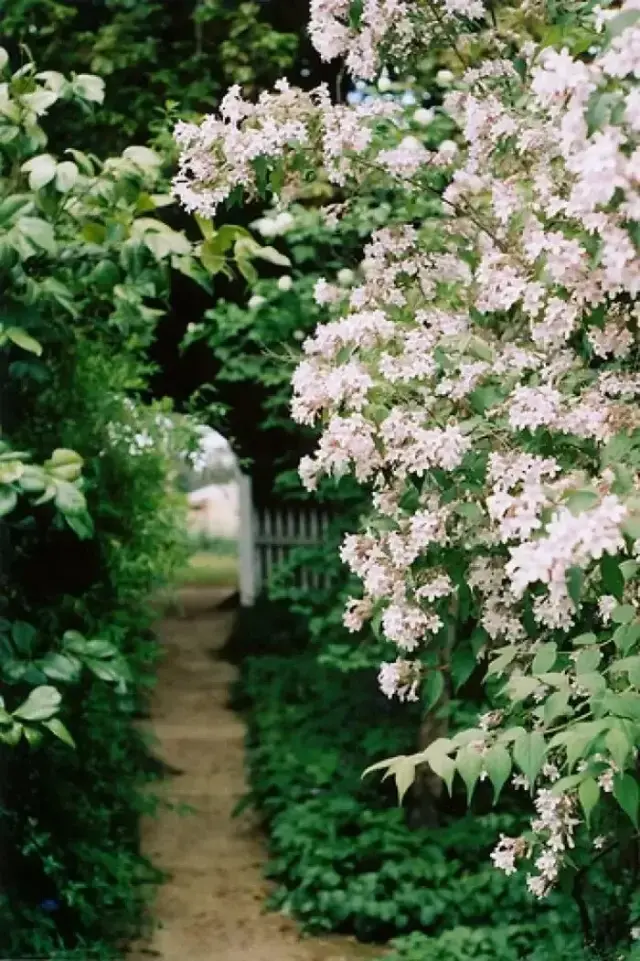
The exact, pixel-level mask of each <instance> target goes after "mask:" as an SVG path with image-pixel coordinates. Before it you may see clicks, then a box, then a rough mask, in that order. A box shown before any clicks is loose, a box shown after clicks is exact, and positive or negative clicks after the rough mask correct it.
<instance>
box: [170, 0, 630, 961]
mask: <svg viewBox="0 0 640 961" xmlns="http://www.w3.org/2000/svg"><path fill="white" fill-rule="evenodd" d="M611 6H612V9H611V10H606V9H605V10H604V11H602V10H601V9H600V8H598V9H597V10H596V11H595V12H594V11H592V10H591V7H590V5H588V4H584V5H581V4H566V5H560V4H554V5H553V6H551V5H548V6H545V5H542V4H539V5H537V4H532V5H529V4H528V5H526V9H522V10H521V9H519V7H515V8H514V7H513V6H510V5H508V4H504V5H503V4H500V5H494V4H491V5H487V6H486V8H485V5H484V4H482V3H480V2H466V0H464V2H458V0H444V2H443V3H442V4H439V3H438V4H433V3H422V2H415V3H413V2H412V3H400V4H394V5H384V4H376V3H372V4H367V5H365V6H364V7H363V8H359V7H358V9H356V6H355V5H353V4H350V3H349V2H348V0H344V2H338V3H326V2H324V0H317V2H315V3H313V4H312V23H311V28H312V34H313V36H314V40H315V42H316V44H317V46H318V49H319V50H320V52H321V53H322V55H323V56H325V57H335V56H337V55H341V54H342V53H346V52H347V51H348V65H349V68H350V70H351V71H352V72H354V73H356V75H357V74H358V73H359V74H360V75H361V76H364V77H368V78H371V77H373V76H375V75H376V72H377V71H378V70H379V68H380V65H381V64H382V63H384V62H389V61H390V60H391V61H394V62H395V64H396V67H397V69H398V70H400V71H404V72H408V71H409V69H411V67H410V65H411V66H413V64H414V62H415V60H414V59H413V57H414V54H415V53H416V51H417V53H418V55H420V54H421V53H422V52H423V51H424V49H425V48H426V47H429V46H430V45H431V43H432V41H433V40H434V38H435V40H436V42H437V43H439V44H443V43H448V44H449V46H450V48H451V50H452V52H453V54H454V55H455V57H457V60H458V66H457V69H456V71H455V72H448V73H447V74H446V76H441V80H442V82H443V83H444V84H445V85H450V86H451V87H452V89H451V91H450V93H449V94H448V95H447V97H446V98H445V101H444V111H445V112H446V114H447V116H448V117H449V118H450V120H451V122H453V123H454V124H455V126H456V133H455V141H457V142H453V141H447V142H445V143H441V144H440V146H439V147H438V149H437V150H433V149H429V147H427V146H425V144H424V143H422V142H421V141H420V139H418V138H416V136H414V135H413V134H412V133H411V132H410V121H409V122H408V121H407V118H406V114H405V113H404V112H403V111H402V110H401V109H399V107H398V105H397V104H396V103H394V102H393V101H392V100H390V99H388V98H382V99H380V98H377V99H373V100H372V99H371V98H365V100H364V101H362V102H360V103H359V104H356V105H354V106H347V105H343V104H337V105H336V104H333V103H332V102H331V100H330V96H329V93H328V91H327V90H326V89H323V88H320V89H318V90H316V91H312V92H311V93H306V92H303V91H300V90H297V89H295V88H291V87H289V86H288V85H287V84H286V83H284V82H280V83H279V84H278V85H277V86H276V91H275V92H274V93H273V94H262V95H261V96H260V98H259V100H258V103H257V104H253V103H250V102H247V101H246V100H244V99H242V97H241V96H240V94H239V91H238V90H237V89H232V90H230V91H229V93H228V95H227V96H226V97H225V99H224V100H223V102H222V104H221V109H220V113H219V114H218V115H214V116H210V117H207V118H206V119H205V120H204V121H203V122H202V124H200V125H192V124H181V125H179V127H178V129H177V131H176V137H177V140H178V142H179V144H180V146H181V148H182V157H181V165H180V171H179V174H178V177H177V178H176V180H175V190H176V193H177V195H178V196H179V197H180V199H181V201H182V202H183V204H184V205H185V206H186V207H187V209H192V210H196V211H197V212H198V213H199V215H200V216H204V217H207V216H212V215H214V214H215V212H216V210H217V209H218V208H219V206H220V205H221V204H223V203H226V202H229V201H232V200H234V199H236V198H237V196H238V192H239V188H243V189H244V190H245V192H246V193H247V194H248V196H250V197H256V196H261V195H264V194H265V193H267V192H268V191H269V190H271V191H274V192H276V193H277V194H278V195H279V197H280V201H281V203H282V204H286V203H290V202H291V200H292V199H295V198H297V197H299V196H300V190H301V187H302V185H303V184H304V182H305V180H314V179H316V177H317V171H318V169H319V168H322V170H323V171H324V174H325V175H326V177H327V178H328V179H329V180H330V181H331V182H332V183H333V184H334V185H337V186H338V188H339V189H341V190H345V191H347V192H353V191H355V192H359V193H360V194H362V192H363V190H364V191H369V190H370V189H371V183H372V180H374V181H375V178H378V179H379V180H382V181H383V182H384V181H385V180H386V182H387V183H394V184H396V187H398V186H399V187H401V189H402V190H403V191H404V193H405V195H407V196H416V195H417V196H420V195H422V196H424V195H427V196H430V197H433V198H434V199H438V198H440V200H439V207H438V214H437V217H435V216H434V215H433V214H432V213H430V212H428V213H427V214H426V215H425V214H423V215H422V216H420V215H418V216H417V217H411V216H410V217H407V218H406V219H405V222H404V226H402V227H400V228H392V229H386V228H385V229H383V230H379V231H378V232H377V233H375V234H374V236H373V238H372V241H371V243H370V244H369V245H368V247H367V249H366V250H365V252H364V258H363V260H362V262H361V264H360V268H359V273H360V276H359V283H358V286H356V287H355V288H354V289H352V290H350V291H348V292H347V291H345V290H344V288H341V286H340V285H337V286H336V285H333V284H330V283H327V282H325V281H321V282H320V283H319V284H317V285H316V286H315V300H316V304H317V305H318V306H320V307H324V309H325V311H326V312H329V313H333V315H334V317H335V319H334V320H330V321H329V322H327V323H321V324H320V326H319V327H318V330H317V332H316V333H315V334H314V336H313V337H311V338H309V339H307V340H306V341H305V343H304V345H303V351H304V359H303V360H302V362H301V363H300V365H299V366H298V368H297V370H296V373H295V375H294V391H295V395H294V403H293V413H294V417H295V419H296V420H297V421H298V422H299V423H300V424H301V425H302V426H303V428H308V427H311V426H313V425H315V424H317V423H318V421H319V422H320V425H321V434H320V437H319V441H318V443H317V447H316V450H315V453H314V454H313V456H311V457H309V456H306V457H304V458H303V460H302V463H301V475H302V479H303V481H304V483H305V485H306V486H307V487H308V488H309V489H310V490H313V489H315V488H316V486H317V485H318V483H319V480H320V478H321V477H322V476H323V475H329V476H331V475H333V476H335V477H337V478H343V477H344V476H345V475H346V474H349V475H353V476H355V479H356V480H357V481H359V482H360V484H361V485H362V488H363V490H364V494H365V497H366V500H367V509H366V517H365V518H364V519H363V529H362V533H361V534H359V535H350V536H347V538H346V539H345V541H344V544H343V548H342V557H343V559H344V560H345V561H346V562H347V563H348V564H349V566H350V567H351V569H352V571H353V572H354V574H356V575H357V576H358V577H359V578H360V580H361V581H362V593H359V594H356V595H355V596H354V597H353V598H352V599H351V600H350V601H349V604H348V607H347V612H346V615H345V625H346V627H347V628H349V629H350V630H354V631H355V630H359V629H361V628H362V627H363V625H366V624H367V623H370V624H371V628H370V634H371V635H372V636H374V637H375V638H376V646H377V645H379V644H383V645H386V648H387V650H391V651H395V660H385V662H384V663H383V665H382V669H381V671H380V683H381V686H382V689H383V691H384V692H385V693H386V694H387V696H389V697H393V696H395V695H397V696H399V697H400V699H401V700H409V701H412V700H416V699H418V697H419V696H420V695H419V693H418V690H419V685H421V684H422V685H424V687H423V690H424V692H425V693H424V694H423V700H424V702H425V704H426V706H428V707H429V706H432V707H435V708H436V712H435V714H436V715H437V713H438V710H437V709H438V708H439V707H440V708H441V707H442V705H443V703H444V704H446V701H447V700H448V698H449V697H450V695H451V693H452V689H453V688H454V687H455V683H456V680H457V678H456V674H457V671H458V670H459V668H457V667H456V662H458V663H460V662H462V664H464V665H469V664H470V665H471V666H470V668H469V667H467V666H465V667H462V668H461V670H462V671H463V672H464V671H467V676H469V673H468V672H469V671H471V672H474V668H475V665H476V663H477V664H478V669H477V670H478V673H479V674H485V675H486V682H485V685H484V690H485V695H484V696H485V698H486V699H487V705H486V706H487V708H489V709H487V710H483V711H482V714H481V716H480V717H479V720H478V721H475V722H474V723H472V724H471V725H469V726H468V727H467V728H466V729H465V730H458V729H457V726H456V725H455V724H453V723H452V721H453V718H450V725H449V729H447V726H446V725H445V726H444V727H441V728H440V730H439V731H438V730H437V727H438V725H437V724H434V725H433V726H432V732H431V733H432V736H431V737H430V738H429V739H428V740H429V741H430V743H428V745H426V747H425V750H423V751H422V752H421V753H420V754H419V755H399V756H397V757H395V758H393V759H392V760H391V761H390V762H380V763H379V764H376V765H374V767H380V768H386V769H387V773H390V774H393V775H394V776H395V779H396V782H397V785H398V788H399V790H400V794H401V796H402V795H404V794H405V793H406V792H407V790H408V788H409V787H410V785H411V784H412V782H413V779H414V776H415V770H416V766H417V765H422V766H423V768H424V766H425V765H428V769H430V770H431V772H433V774H435V775H437V776H439V777H440V778H442V779H443V780H444V781H445V783H446V784H447V786H448V789H449V791H451V790H455V788H456V785H458V781H457V780H456V781H454V776H455V775H456V774H458V775H459V776H460V779H461V781H462V782H463V783H464V785H465V787H466V793H467V796H468V800H469V802H470V803H471V800H472V798H473V795H474V791H475V790H476V789H477V786H478V784H479V782H481V781H484V780H485V779H487V780H489V781H490V782H491V783H492V785H493V788H494V791H495V795H496V798H497V797H499V795H500V794H501V792H502V791H503V789H504V788H505V785H506V784H507V783H508V782H509V781H510V780H511V778H512V776H513V783H514V785H515V786H516V787H521V788H524V789H525V790H526V791H531V793H532V794H533V795H534V797H533V807H534V808H535V815H534V817H533V820H532V824H531V830H526V831H523V832H522V833H520V834H519V835H517V836H513V835H507V834H503V836H502V837H501V839H500V841H499V843H498V844H497V846H496V847H495V849H494V851H493V853H492V859H493V861H494V863H495V865H496V867H498V868H500V869H502V870H503V871H504V872H505V874H506V875H507V877H508V876H510V875H511V874H514V873H515V872H516V870H517V867H518V866H519V865H520V864H521V863H523V862H524V863H525V864H526V866H527V869H528V872H529V873H528V877H527V887H528V889H529V891H530V892H531V893H532V894H533V895H534V896H535V897H537V898H540V899H546V898H549V897H550V892H551V891H552V890H553V889H554V887H555V886H556V885H557V884H559V883H561V884H564V885H567V886H568V887H569V889H570V890H571V891H572V893H573V896H574V899H575V900H576V903H577V904H578V906H579V924H580V926H581V928H582V935H583V937H584V939H585V942H586V944H587V946H588V947H589V948H595V949H596V950H597V951H607V950H609V949H610V948H611V947H612V943H615V942H620V943H624V942H625V941H626V940H627V939H628V938H629V937H632V938H635V937H636V935H637V933H638V932H637V927H636V926H635V925H634V922H635V910H636V909H635V907H634V905H633V903H631V902H630V901H629V892H630V891H633V890H635V887H636V884H637V863H638V837H637V825H638V803H639V789H638V782H637V762H636V758H637V750H636V745H637V739H638V737H637V734H638V732H637V724H638V694H637V674H636V667H637V665H636V661H637V652H636V645H637V642H638V639H639V636H640V628H638V625H637V623H636V619H637V612H636V607H637V569H638V568H637V561H636V554H637V549H636V544H637V537H638V524H637V519H638V498H637V488H638V480H637V478H638V475H637V460H636V454H635V451H636V444H637V436H636V435H637V412H636V404H635V397H636V393H637V374H636V365H637V359H636V348H635V341H636V326H637V325H636V320H637V303H636V298H637V290H638V276H637V264H638V250H637V242H638V233H637V218H638V209H639V208H638V174H637V160H638V147H637V130H638V113H637V111H638V92H637V74H638V71H637V50H638V36H639V32H638V31H639V27H638V17H639V16H640V12H639V11H638V10H637V9H636V7H637V4H635V3H633V2H630V3H629V2H628V3H623V4H622V5H621V10H620V9H619V8H618V5H611ZM456 74H457V75H456ZM387 89H388V88H387ZM604 170H606V171H607V175H606V176H603V171H604ZM442 178H445V179H444V182H443V179H442ZM447 183H448V186H446V188H445V189H444V190H443V187H445V184H447ZM336 215H337V216H339V212H338V213H337V214H336V212H335V211H334V216H336ZM278 216H280V217H283V216H286V214H284V213H280V214H279V215H278ZM288 288H289V284H288V282H285V283H284V284H283V283H282V282H280V284H279V287H278V290H279V291H280V293H281V294H282V296H283V298H284V297H286V296H288ZM261 296H262V295H261V294H259V295H258V298H260V297H261ZM276 296H278V295H276ZM250 307H251V308H252V309H253V310H256V309H257V310H258V312H261V311H262V310H263V309H264V310H266V309H267V305H266V304H265V302H264V301H262V300H261V299H258V300H256V299H255V298H254V300H253V303H252V304H251V303H250ZM282 323H283V322H282V321H281V324H282ZM284 323H286V322H284ZM246 324H247V329H248V330H249V331H250V332H249V340H251V338H252V337H256V338H257V337H259V336H260V333H259V331H260V324H259V323H257V324H255V325H254V326H251V322H250V321H249V320H247V321H246ZM227 339H228V335H227ZM274 385H275V386H276V387H277V386H278V382H277V381H275V382H274ZM274 403H275V404H276V405H277V404H279V398H277V399H275V401H274ZM327 634H328V632H325V639H326V635H327ZM392 656H393V655H392ZM347 660H349V658H348V657H347ZM458 679H459V678H458ZM478 706H479V705H478ZM607 875H608V876H609V879H610V880H609V882H606V883H605V882H604V880H603V879H604V878H605V877H606V876H607ZM594 878H595V880H594V881H593V885H592V888H591V889H590V890H589V891H588V892H587V887H589V884H588V881H589V879H594ZM612 879H615V881H616V883H620V884H622V885H623V888H622V892H619V893H618V895H617V897H616V896H614V895H613V889H612V887H611V881H612ZM603 886H604V887H603ZM598 890H606V891H607V892H608V896H609V899H610V903H612V902H615V901H616V900H618V904H619V907H618V908H617V909H616V910H615V912H614V913H615V918H614V917H613V915H611V914H607V913H603V911H602V909H601V907H600V905H599V903H598V894H597V892H598ZM625 892H626V893H625ZM605 917H606V919H607V920H606V922H605V921H604V919H605ZM607 924H608V925H609V928H610V930H609V933H607V932H606V930H605V927H606V925H607ZM476 943H477V945H478V949H480V947H481V945H480V943H479V942H476ZM469 944H473V940H471V941H470V942H469ZM427 948H428V945H427V946H426V948H425V950H426V949H427ZM418 950H419V949H418ZM483 950H484V949H483Z"/></svg>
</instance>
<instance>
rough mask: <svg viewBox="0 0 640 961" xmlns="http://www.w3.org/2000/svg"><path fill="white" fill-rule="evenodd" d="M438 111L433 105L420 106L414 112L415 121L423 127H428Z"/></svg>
mask: <svg viewBox="0 0 640 961" xmlns="http://www.w3.org/2000/svg"><path fill="white" fill-rule="evenodd" d="M435 116H436V112H435V110H434V109H433V107H418V109H417V110H416V111H414V114H413V120H414V123H418V124H420V126H421V127H428V126H429V124H430V123H433V121H434V120H435Z"/></svg>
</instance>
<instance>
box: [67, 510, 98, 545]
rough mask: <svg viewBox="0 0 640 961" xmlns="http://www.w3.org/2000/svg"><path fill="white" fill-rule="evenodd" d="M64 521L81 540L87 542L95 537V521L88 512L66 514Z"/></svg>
mask: <svg viewBox="0 0 640 961" xmlns="http://www.w3.org/2000/svg"><path fill="white" fill-rule="evenodd" d="M64 519H65V522H66V523H67V525H68V526H69V527H70V528H71V530H72V531H73V532H74V534H75V535H76V537H77V538H79V540H81V541H86V540H88V539H89V538H90V537H93V534H94V528H93V521H92V520H91V518H90V516H89V514H87V512H86V511H82V512H81V513H79V514H65V515H64Z"/></svg>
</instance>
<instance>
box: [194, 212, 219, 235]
mask: <svg viewBox="0 0 640 961" xmlns="http://www.w3.org/2000/svg"><path fill="white" fill-rule="evenodd" d="M195 221H196V223H197V225H198V227H199V228H200V233H201V234H202V236H203V237H204V239H205V240H212V239H213V237H214V236H215V233H216V232H215V229H214V226H213V221H212V220H207V219H206V218H205V217H202V216H201V215H200V214H195Z"/></svg>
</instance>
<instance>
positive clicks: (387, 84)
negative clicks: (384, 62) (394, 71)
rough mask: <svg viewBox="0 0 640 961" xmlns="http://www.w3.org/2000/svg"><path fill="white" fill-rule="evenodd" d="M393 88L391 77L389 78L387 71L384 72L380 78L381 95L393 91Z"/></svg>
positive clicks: (379, 88)
mask: <svg viewBox="0 0 640 961" xmlns="http://www.w3.org/2000/svg"><path fill="white" fill-rule="evenodd" d="M392 86H393V84H392V82H391V77H390V76H389V74H388V73H387V71H386V70H384V71H383V72H382V73H381V74H380V77H379V79H378V90H379V91H380V93H388V92H389V91H390V90H391V88H392Z"/></svg>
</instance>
